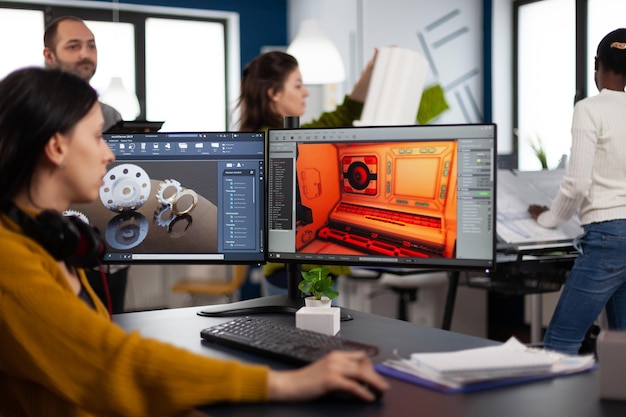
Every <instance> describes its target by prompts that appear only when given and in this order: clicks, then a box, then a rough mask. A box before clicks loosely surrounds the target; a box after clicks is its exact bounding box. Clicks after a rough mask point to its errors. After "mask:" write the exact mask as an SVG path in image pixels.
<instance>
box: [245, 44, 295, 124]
mask: <svg viewBox="0 0 626 417" xmlns="http://www.w3.org/2000/svg"><path fill="white" fill-rule="evenodd" d="M296 68H298V61H296V59H295V58H294V57H293V56H291V55H289V54H286V53H284V52H278V51H273V52H267V53H264V54H261V55H259V56H257V57H256V58H254V59H253V60H252V61H250V62H249V63H248V65H246V67H245V69H244V70H243V75H242V78H241V94H240V95H239V101H238V103H237V106H238V107H239V109H240V110H241V118H240V124H239V126H240V127H239V130H241V131H257V130H260V129H261V128H264V127H271V128H279V127H282V126H283V118H282V116H281V115H280V114H278V113H276V112H275V111H274V110H273V109H272V106H271V100H270V97H269V96H268V95H267V92H268V90H270V89H273V90H274V91H275V92H279V91H281V90H282V89H283V88H284V84H285V80H286V79H287V76H288V75H289V74H291V72H292V71H294V70H295V69H296Z"/></svg>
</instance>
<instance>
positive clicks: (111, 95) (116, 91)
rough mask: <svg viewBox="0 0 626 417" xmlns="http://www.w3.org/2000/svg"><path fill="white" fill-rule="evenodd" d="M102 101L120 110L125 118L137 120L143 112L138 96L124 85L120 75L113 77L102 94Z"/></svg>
mask: <svg viewBox="0 0 626 417" xmlns="http://www.w3.org/2000/svg"><path fill="white" fill-rule="evenodd" d="M100 101H102V102H103V103H106V104H108V105H109V106H111V107H113V108H114V109H115V110H117V111H118V112H120V114H121V115H122V119H123V120H135V119H136V118H137V116H139V114H140V113H141V107H140V106H139V100H138V99H137V96H136V95H135V94H133V93H131V92H130V91H128V90H127V89H126V88H125V87H124V83H123V82H122V79H121V78H120V77H111V82H110V83H109V86H108V87H107V89H106V90H105V92H104V93H102V95H101V96H100Z"/></svg>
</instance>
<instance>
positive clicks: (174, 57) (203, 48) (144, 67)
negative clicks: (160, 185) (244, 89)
mask: <svg viewBox="0 0 626 417" xmlns="http://www.w3.org/2000/svg"><path fill="white" fill-rule="evenodd" d="M111 7H112V6H111V5H109V4H106V3H102V4H99V3H97V2H82V1H76V2H67V1H65V2H61V1H59V2H58V4H55V3H54V2H47V3H46V4H45V5H44V4H36V3H30V2H29V3H19V2H15V3H13V2H9V3H7V2H0V36H2V39H5V40H9V39H13V40H15V41H12V42H0V56H2V57H3V58H2V60H0V77H4V76H5V75H6V74H8V73H9V72H11V71H13V70H15V69H17V68H21V67H24V66H29V65H35V66H43V65H44V59H43V33H44V28H45V25H46V22H50V21H51V20H52V19H54V18H56V17H59V16H65V15H74V16H78V17H81V18H83V19H84V20H85V22H86V24H87V26H88V27H89V28H90V29H91V31H92V32H93V33H94V36H95V38H96V44H97V47H98V68H97V71H96V74H95V75H94V77H93V78H92V80H91V84H92V86H93V87H94V88H95V89H96V90H97V91H98V93H99V94H100V95H101V96H103V95H104V97H103V101H105V102H106V101H107V100H106V92H107V89H108V88H109V86H110V85H111V84H112V81H113V80H121V83H122V85H123V87H124V89H125V90H126V91H128V92H130V93H132V94H134V95H136V96H137V100H136V101H135V106H137V104H138V103H140V104H141V109H140V112H139V113H138V112H137V110H136V107H135V108H134V109H133V108H126V106H124V105H121V106H118V107H120V108H118V111H120V113H122V115H123V118H124V119H125V120H134V119H135V118H138V119H147V120H152V121H164V122H165V123H164V125H163V128H162V129H161V130H162V131H192V130H206V131H223V130H227V129H228V128H229V126H228V121H229V120H230V118H229V116H230V115H229V104H232V103H234V102H235V100H236V97H237V96H238V94H239V91H238V86H235V84H233V83H231V84H228V83H227V80H239V72H240V62H239V37H238V36H239V35H238V33H239V27H238V25H239V18H238V15H237V13H234V12H222V11H215V12H213V11H206V10H202V11H200V10H191V9H189V10H187V11H186V13H187V14H185V9H176V8H165V7H155V6H135V5H121V4H120V5H118V6H116V7H117V8H119V10H117V9H116V10H115V13H113V14H112V10H111ZM18 40H19V41H18ZM235 58H236V59H235ZM234 90H237V91H234ZM138 116H139V117H138Z"/></svg>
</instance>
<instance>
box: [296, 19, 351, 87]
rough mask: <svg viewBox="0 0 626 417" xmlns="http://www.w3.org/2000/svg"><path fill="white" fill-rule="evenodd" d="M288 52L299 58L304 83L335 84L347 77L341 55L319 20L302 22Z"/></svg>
mask: <svg viewBox="0 0 626 417" xmlns="http://www.w3.org/2000/svg"><path fill="white" fill-rule="evenodd" d="M287 53H288V54H290V55H293V56H294V57H295V58H296V59H297V60H298V64H299V67H300V72H301V73H302V78H303V82H304V84H333V83H338V82H341V81H343V80H344V79H345V78H346V71H345V68H344V66H343V60H342V59H341V55H339V51H338V50H337V47H336V46H335V45H334V44H333V42H332V41H331V40H330V38H329V37H328V36H327V35H326V33H324V30H323V28H322V25H321V23H320V22H319V21H318V20H314V19H308V20H304V21H303V22H302V23H301V24H300V29H299V30H298V34H297V35H296V37H295V39H294V40H293V42H292V43H291V44H290V45H289V47H288V48H287Z"/></svg>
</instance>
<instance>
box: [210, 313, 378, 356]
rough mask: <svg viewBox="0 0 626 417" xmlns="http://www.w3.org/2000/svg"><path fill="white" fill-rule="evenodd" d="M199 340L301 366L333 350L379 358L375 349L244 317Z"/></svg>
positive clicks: (214, 327)
mask: <svg viewBox="0 0 626 417" xmlns="http://www.w3.org/2000/svg"><path fill="white" fill-rule="evenodd" d="M200 336H201V337H202V338H203V339H205V340H207V341H211V342H214V343H217V344H220V345H224V346H229V347H233V348H235V349H240V350H245V351H248V352H252V353H255V354H258V355H260V356H265V357H269V358H274V359H279V360H282V361H285V362H291V363H296V364H300V365H302V364H307V363H310V362H313V361H315V360H317V359H320V358H321V357H323V356H325V355H326V354H327V353H329V352H331V351H333V350H362V351H365V352H366V353H367V355H368V356H370V357H372V356H375V355H377V354H378V348H377V347H375V346H371V345H366V344H363V343H358V342H353V341H350V340H346V339H343V338H341V337H339V336H330V335H327V334H323V333H318V332H314V331H310V330H304V329H299V328H297V327H292V326H288V325H286V324H281V323H277V322H274V321H270V320H267V319H262V318H258V317H242V318H238V319H235V320H231V321H229V322H227V323H222V324H218V325H216V326H213V327H208V328H206V329H204V330H202V331H201V332H200Z"/></svg>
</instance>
